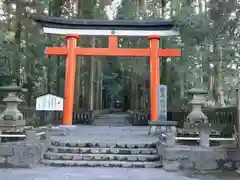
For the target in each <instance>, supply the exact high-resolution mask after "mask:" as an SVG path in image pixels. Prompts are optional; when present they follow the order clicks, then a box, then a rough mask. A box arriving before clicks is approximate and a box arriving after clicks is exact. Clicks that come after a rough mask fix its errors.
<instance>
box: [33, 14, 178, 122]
mask: <svg viewBox="0 0 240 180" xmlns="http://www.w3.org/2000/svg"><path fill="white" fill-rule="evenodd" d="M32 18H33V19H34V20H35V21H36V22H38V23H40V24H41V25H42V26H43V30H44V32H45V33H50V34H60V35H65V36H66V39H67V47H47V48H46V50H45V53H46V55H58V56H66V57H67V59H66V72H65V88H64V109H63V125H72V114H73V102H74V86H75V71H76V57H77V56H148V57H150V104H151V105H150V108H151V120H152V121H156V120H158V89H157V87H158V85H159V84H160V70H159V69H160V63H159V57H178V56H180V50H179V49H160V48H159V40H160V37H161V36H169V35H177V34H178V33H177V32H176V31H174V30H173V23H172V22H171V21H159V20H157V21H134V20H115V21H104V20H100V21H95V20H69V19H64V18H56V17H46V16H33V17H32ZM80 35H103V36H108V37H109V38H108V39H109V42H108V48H81V47H77V40H78V39H79V37H80ZM118 36H147V37H148V39H149V44H150V47H149V48H119V47H118ZM136 68H137V67H136Z"/></svg>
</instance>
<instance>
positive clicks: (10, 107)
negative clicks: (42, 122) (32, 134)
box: [0, 80, 27, 132]
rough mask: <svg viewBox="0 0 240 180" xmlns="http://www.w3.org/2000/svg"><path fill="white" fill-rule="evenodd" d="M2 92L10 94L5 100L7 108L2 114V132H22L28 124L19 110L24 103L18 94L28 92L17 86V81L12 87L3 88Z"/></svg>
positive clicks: (0, 116) (0, 129)
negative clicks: (19, 106) (19, 105)
mask: <svg viewBox="0 0 240 180" xmlns="http://www.w3.org/2000/svg"><path fill="white" fill-rule="evenodd" d="M0 91H3V92H7V93H8V96H7V97H5V98H4V99H3V102H4V103H6V105H7V107H6V109H5V110H4V111H3V112H2V113H1V114H0V131H12V132H14V131H21V129H23V128H24V126H25V124H26V122H25V120H24V119H23V114H22V113H21V112H20V111H19V109H18V104H20V103H22V102H23V100H21V99H20V98H19V97H18V95H17V94H18V93H20V92H26V91H27V89H24V88H22V87H20V86H17V84H16V81H15V80H13V81H12V84H11V85H9V86H1V87H0Z"/></svg>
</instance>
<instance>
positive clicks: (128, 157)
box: [44, 152, 160, 162]
mask: <svg viewBox="0 0 240 180" xmlns="http://www.w3.org/2000/svg"><path fill="white" fill-rule="evenodd" d="M44 159H48V160H73V161H82V160H85V161H131V162H133V161H134V162H145V161H149V162H150V161H151V162H153V161H159V160H160V159H159V157H158V156H157V155H156V154H155V155H142V154H141V155H136V154H74V153H53V152H46V153H45V154H44Z"/></svg>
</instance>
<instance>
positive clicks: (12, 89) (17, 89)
mask: <svg viewBox="0 0 240 180" xmlns="http://www.w3.org/2000/svg"><path fill="white" fill-rule="evenodd" d="M0 91H5V92H27V91H28V90H27V89H25V88H22V87H20V86H18V85H17V83H16V80H13V81H12V84H11V85H8V86H1V87H0Z"/></svg>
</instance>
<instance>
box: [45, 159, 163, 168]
mask: <svg viewBox="0 0 240 180" xmlns="http://www.w3.org/2000/svg"><path fill="white" fill-rule="evenodd" d="M42 164H44V165H47V166H58V167H59V166H67V167H70V166H71V167H81V166H82V167H123V168H160V167H162V163H161V162H130V161H67V160H46V159H44V160H42Z"/></svg>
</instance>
